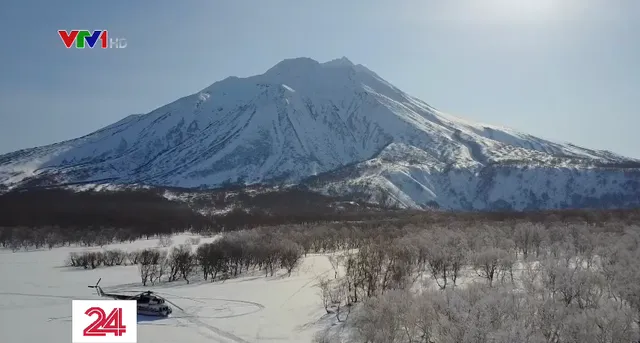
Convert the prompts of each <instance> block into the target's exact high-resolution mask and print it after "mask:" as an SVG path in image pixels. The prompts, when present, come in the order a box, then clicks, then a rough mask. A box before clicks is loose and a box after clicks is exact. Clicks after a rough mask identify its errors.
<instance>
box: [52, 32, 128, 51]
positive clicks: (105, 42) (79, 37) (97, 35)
mask: <svg viewBox="0 0 640 343" xmlns="http://www.w3.org/2000/svg"><path fill="white" fill-rule="evenodd" d="M58 35H59V36H60V39H62V42H63V43H64V45H65V46H66V47H67V49H71V47H72V46H73V42H75V43H76V44H75V46H76V49H84V47H85V46H88V47H90V48H92V49H93V47H94V46H96V43H97V42H98V41H100V47H101V48H103V49H107V48H116V49H124V48H126V47H127V40H126V39H124V38H109V37H108V35H109V32H108V31H107V30H95V31H93V33H91V32H89V30H71V31H67V30H58Z"/></svg>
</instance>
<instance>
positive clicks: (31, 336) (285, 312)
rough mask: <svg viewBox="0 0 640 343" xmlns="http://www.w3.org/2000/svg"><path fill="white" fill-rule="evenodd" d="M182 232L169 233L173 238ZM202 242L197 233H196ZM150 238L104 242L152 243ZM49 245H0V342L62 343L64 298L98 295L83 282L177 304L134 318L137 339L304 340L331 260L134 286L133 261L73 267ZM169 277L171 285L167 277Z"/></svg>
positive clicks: (66, 332)
mask: <svg viewBox="0 0 640 343" xmlns="http://www.w3.org/2000/svg"><path fill="white" fill-rule="evenodd" d="M187 237H188V236H187V235H182V236H178V237H174V238H173V241H174V242H175V244H179V243H182V242H183V241H184V240H185V239H186V238H187ZM203 242H205V240H203ZM157 243H158V240H157V239H151V240H142V241H137V242H134V243H131V244H114V245H111V246H105V247H104V248H105V249H106V248H119V249H123V250H132V249H141V248H147V247H155V246H156V245H157ZM85 250H102V249H100V248H91V249H86V248H74V247H71V248H54V249H53V250H51V251H49V250H40V251H30V252H24V251H20V252H16V253H12V252H11V251H10V250H0V272H1V273H2V275H5V276H11V277H5V278H3V279H2V282H0V342H6V343H31V342H70V341H71V318H70V316H71V300H72V299H100V298H99V297H97V295H96V294H95V291H94V290H92V289H89V288H87V285H92V284H95V282H96V281H97V280H98V278H100V277H101V278H102V282H101V283H100V285H101V286H102V287H103V288H104V290H105V291H107V290H109V291H118V292H123V293H126V292H131V294H135V293H133V292H134V291H139V290H147V289H151V290H153V291H155V292H157V293H158V294H159V295H161V296H163V297H166V298H167V299H169V300H170V301H172V302H174V303H175V304H177V305H178V306H180V307H182V308H183V309H184V310H185V311H184V312H182V311H180V310H176V309H174V313H173V314H172V316H170V317H169V318H164V319H158V320H148V318H147V321H141V322H139V323H138V342H139V343H164V342H166V343H175V342H182V343H196V342H198V343H199V342H245V343H246V342H310V341H311V339H312V337H313V335H314V334H315V333H316V332H317V331H318V330H319V329H320V326H318V325H319V324H318V325H317V324H316V323H315V322H316V321H317V320H318V318H320V317H321V316H322V315H323V314H324V313H325V312H324V309H323V307H322V304H321V302H320V298H319V297H318V294H317V288H316V286H315V284H316V280H317V279H318V277H319V276H320V275H322V274H324V273H325V272H326V271H328V270H329V269H330V268H331V266H330V264H329V262H328V260H327V258H326V257H325V256H320V255H309V256H308V257H307V258H305V260H304V262H303V263H302V265H301V266H300V267H299V270H298V271H294V273H293V274H292V276H291V277H286V276H273V277H268V278H265V277H264V275H259V276H254V277H242V278H238V279H231V280H227V281H225V282H224V283H223V282H215V283H211V282H202V283H193V284H191V285H186V284H184V283H182V282H174V283H175V285H171V286H166V285H164V286H157V287H153V286H148V287H142V286H141V283H140V277H139V276H138V270H137V267H136V266H121V267H109V268H98V269H95V270H78V269H71V268H67V267H63V265H64V261H65V259H66V258H67V256H68V254H69V252H71V251H85ZM174 283H172V284H174Z"/></svg>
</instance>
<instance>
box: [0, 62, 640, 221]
mask: <svg viewBox="0 0 640 343" xmlns="http://www.w3.org/2000/svg"><path fill="white" fill-rule="evenodd" d="M390 161H391V162H390ZM354 165H357V169H358V170H359V171H358V172H357V173H356V175H351V176H350V177H347V178H338V179H336V178H335V177H334V178H333V179H332V180H333V181H332V182H331V183H330V184H327V183H321V184H318V183H316V189H318V190H320V191H323V192H337V193H345V192H346V193H348V192H351V191H352V190H353V189H358V190H363V191H365V192H366V193H368V194H371V195H373V194H375V193H376V190H380V189H381V190H383V191H384V192H390V193H392V194H393V197H394V199H396V200H397V203H398V204H400V205H402V206H408V207H425V206H427V204H432V205H433V204H435V203H437V205H438V206H439V207H444V208H452V209H460V208H471V209H488V208H495V207H496V206H498V207H508V208H535V207H562V206H564V205H563V204H566V206H568V207H571V206H584V205H587V204H592V205H593V204H595V205H597V207H601V206H630V205H634V204H636V205H637V204H638V203H640V199H639V197H638V196H637V192H636V191H635V190H634V187H637V185H638V182H639V181H640V174H639V173H638V170H640V169H638V167H639V166H640V161H637V160H631V159H629V158H625V157H623V156H619V155H616V154H613V153H610V152H606V151H595V150H590V149H587V148H582V147H577V146H574V145H571V144H565V143H558V142H551V141H548V140H545V139H541V138H537V137H533V136H531V135H528V134H525V133H521V132H517V131H514V130H510V129H506V128H500V127H497V126H492V125H484V124H478V123H472V122H469V121H465V120H463V119H461V118H458V117H455V116H452V115H449V114H446V113H443V112H441V111H438V110H436V109H434V108H433V107H431V106H429V105H428V104H426V103H425V102H423V101H421V100H419V99H416V98H415V97H412V96H410V95H408V94H406V93H404V92H403V91H401V90H399V89H398V88H396V87H395V86H393V85H391V84H390V83H388V82H387V81H385V80H384V79H382V78H381V77H380V76H378V75H377V74H376V73H374V72H373V71H371V70H369V69H367V68H366V67H364V66H362V65H355V64H353V63H351V61H349V60H348V59H346V58H344V57H343V58H340V59H337V60H333V61H329V62H326V63H319V62H317V61H315V60H312V59H310V58H293V59H287V60H283V61H282V62H280V63H278V64H276V65H275V66H273V67H272V68H271V69H269V70H267V71H266V72H265V73H264V74H261V75H256V76H252V77H247V78H237V77H228V78H226V79H224V80H222V81H219V82H216V83H214V84H212V85H211V86H209V87H207V88H205V89H203V90H201V91H200V92H197V93H195V94H192V95H189V96H186V97H183V98H181V99H178V100H176V101H174V102H172V103H170V104H168V105H166V106H162V107H160V108H158V109H156V110H154V111H151V112H149V113H147V114H143V115H134V116H130V117H127V118H125V119H123V120H121V121H120V122H118V123H115V124H113V125H111V126H109V127H107V128H104V129H102V130H99V131H97V132H95V133H92V134H90V135H88V136H85V137H82V138H79V139H76V140H70V141H67V142H63V143H58V144H53V145H50V146H45V147H40V148H33V149H26V150H21V151H18V152H14V153H10V154H6V155H3V156H0V184H4V185H5V186H6V187H16V186H25V185H46V184H75V183H116V184H149V185H164V186H178V187H218V186H220V185H222V184H224V183H225V182H243V183H246V184H251V183H258V182H261V183H283V182H284V183H298V182H301V181H302V180H305V179H306V178H308V177H311V176H315V175H320V174H323V173H327V172H335V171H338V170H340V169H343V168H345V167H347V168H353V166H354ZM496 168H497V169H496ZM502 169H505V170H507V169H508V170H511V171H513V172H510V173H511V174H513V175H520V174H522V178H523V179H527V180H531V181H530V186H531V187H529V186H524V185H523V184H522V183H521V182H520V179H519V177H520V176H517V177H515V178H514V177H513V176H509V177H504V178H495V177H492V178H491V180H487V178H486V177H484V176H483V175H487V174H489V175H491V174H496V173H498V174H499V172H500V171H501V170H502ZM452 172H453V173H454V175H452V174H451V173H452ZM558 177H559V178H558ZM570 178H573V180H574V181H572V182H574V183H575V184H576V185H577V186H575V187H573V186H572V187H570V188H569V189H567V190H566V191H564V192H561V191H558V189H561V188H565V183H564V182H565V180H568V179H570ZM558 180H560V181H558ZM603 180H604V181H603ZM614 181H615V184H614ZM549 182H550V183H549ZM598 182H604V183H606V184H607V185H606V187H601V185H600V184H598ZM592 188H596V190H595V191H592V190H591V189H592ZM529 190H534V191H533V193H535V194H534V197H535V198H540V199H543V198H546V197H549V199H550V200H545V201H542V202H541V201H533V200H530V198H531V196H530V192H529ZM544 194H546V195H544ZM574 194H578V195H579V196H580V197H581V198H580V199H577V200H575V199H572V198H571V197H572V196H573V195H574ZM583 198H588V200H584V199H583ZM592 198H593V199H592ZM609 198H613V199H621V200H619V201H616V202H614V203H612V202H611V201H609V200H606V199H609ZM598 199H605V200H598Z"/></svg>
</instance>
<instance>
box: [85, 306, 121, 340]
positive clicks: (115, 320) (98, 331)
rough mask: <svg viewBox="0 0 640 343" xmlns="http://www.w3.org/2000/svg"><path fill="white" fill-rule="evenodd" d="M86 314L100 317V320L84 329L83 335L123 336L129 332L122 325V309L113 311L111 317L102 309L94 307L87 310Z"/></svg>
mask: <svg viewBox="0 0 640 343" xmlns="http://www.w3.org/2000/svg"><path fill="white" fill-rule="evenodd" d="M84 314H86V315H88V316H93V315H94V314H96V315H98V318H96V320H95V321H93V323H91V324H89V326H87V327H86V328H84V331H83V334H84V335H85V336H106V335H107V334H113V335H115V336H122V334H123V333H125V332H127V327H126V326H125V325H124V324H122V307H117V308H114V309H113V310H111V313H109V316H107V315H106V313H105V312H104V310H103V309H102V308H100V307H92V308H90V309H88V310H86V311H85V312H84Z"/></svg>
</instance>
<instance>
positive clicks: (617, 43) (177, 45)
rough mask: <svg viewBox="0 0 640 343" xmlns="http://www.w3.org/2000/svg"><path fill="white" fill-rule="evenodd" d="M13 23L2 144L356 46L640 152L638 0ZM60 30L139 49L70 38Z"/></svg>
mask: <svg viewBox="0 0 640 343" xmlns="http://www.w3.org/2000/svg"><path fill="white" fill-rule="evenodd" d="M0 29H1V30H2V33H3V39H2V46H1V48H0V153H4V152H9V151H13V150H17V149H21V148H26V147H32V146H38V145H44V144H49V143H54V142H57V141H61V140H66V139H71V138H75V137H78V136H81V135H84V134H87V133H89V132H92V131H94V130H97V129H99V128H101V127H103V126H106V125H109V124H111V123H113V122H115V121H117V120H119V119H121V118H123V117H125V116H127V115H129V114H132V113H147V112H149V111H151V110H153V109H155V108H157V107H159V106H162V105H164V104H167V103H169V102H171V101H174V100H176V99H178V98H180V97H182V96H186V95H189V94H191V93H194V92H197V91H199V90H200V89H202V88H204V87H206V86H208V85H210V84H212V83H214V82H216V81H218V80H221V79H223V78H225V77H227V76H231V75H234V76H239V77H243V76H250V75H254V74H261V73H263V72H264V71H266V70H267V69H268V68H270V67H271V66H273V65H274V64H276V63H277V62H279V61H281V60H283V59H285V58H292V57H311V58H313V59H315V60H318V61H319V62H324V61H327V60H331V59H334V58H338V57H342V56H346V57H348V58H349V59H350V60H351V61H352V62H354V63H360V64H363V65H365V66H366V67H368V68H369V69H371V70H373V71H375V72H376V73H377V74H379V75H380V76H381V77H383V78H385V79H386V80H387V81H389V82H391V83H393V84H394V85H395V86H397V87H399V88H400V89H402V90H404V91H405V92H407V93H409V94H411V95H414V96H416V97H418V98H420V99H422V100H424V101H426V102H427V103H429V104H431V105H432V106H434V107H436V108H438V109H440V110H442V111H445V112H448V113H451V114H454V115H458V116H461V117H464V118H466V119H470V120H474V121H478V122H483V123H489V124H496V125H502V126H507V127H511V128H514V129H517V130H520V131H524V132H527V133H531V134H534V135H538V136H540V137H543V138H547V139H552V140H558V141H568V142H572V143H574V144H577V145H582V146H585V147H589V148H595V149H607V150H611V151H614V152H617V153H620V154H623V155H627V156H630V157H636V158H640V134H639V133H638V128H640V115H639V114H640V112H639V111H638V105H639V102H638V100H640V1H638V0H606V1H605V0H437V1H436V0H415V1H414V0H384V1H383V0H340V1H338V0H322V1H315V0H296V1H294V0H287V1H285V0H269V1H255V0H233V1H229V0H225V1H222V0H202V1H196V0H183V1H175V0H173V1H169V0H145V1H143V0H138V1H50V0H47V1H32V0H22V1H19V0H3V1H2V2H1V3H0ZM60 29H67V30H71V29H88V30H100V29H106V30H109V35H110V36H111V37H124V38H126V39H127V41H128V46H127V47H126V48H125V49H104V50H103V49H93V50H91V49H85V50H77V49H66V48H65V47H64V45H63V44H62V41H61V40H60V38H59V37H58V34H57V30H60Z"/></svg>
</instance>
